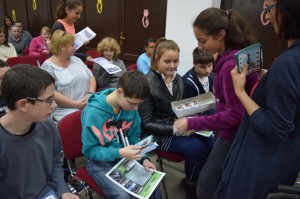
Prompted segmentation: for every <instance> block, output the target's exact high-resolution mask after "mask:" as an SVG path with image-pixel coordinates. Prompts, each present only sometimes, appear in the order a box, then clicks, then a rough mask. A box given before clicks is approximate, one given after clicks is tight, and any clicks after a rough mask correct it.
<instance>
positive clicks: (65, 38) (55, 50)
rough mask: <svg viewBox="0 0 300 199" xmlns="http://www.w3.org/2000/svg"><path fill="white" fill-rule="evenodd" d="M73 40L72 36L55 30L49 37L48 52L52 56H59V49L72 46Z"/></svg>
mask: <svg viewBox="0 0 300 199" xmlns="http://www.w3.org/2000/svg"><path fill="white" fill-rule="evenodd" d="M74 39H75V36H74V35H72V34H70V33H66V32H65V31H62V30H56V31H55V32H54V33H53V35H52V37H51V41H50V52H51V53H52V54H53V55H57V54H59V52H60V48H61V47H64V46H67V45H69V44H72V43H73V42H74Z"/></svg>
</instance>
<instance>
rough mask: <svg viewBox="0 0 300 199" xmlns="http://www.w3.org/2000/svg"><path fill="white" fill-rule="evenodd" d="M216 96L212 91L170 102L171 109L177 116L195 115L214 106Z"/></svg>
mask: <svg viewBox="0 0 300 199" xmlns="http://www.w3.org/2000/svg"><path fill="white" fill-rule="evenodd" d="M216 102H217V100H216V98H215V96H214V94H213V93H212V92H208V93H204V94H202V95H198V96H195V97H191V98H187V99H184V100H180V101H174V102H171V106H172V109H173V111H174V113H175V114H176V116H177V117H178V118H180V117H185V116H190V115H195V114H197V113H200V112H203V111H208V110H211V109H214V108H215V107H216Z"/></svg>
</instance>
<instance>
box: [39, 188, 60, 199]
mask: <svg viewBox="0 0 300 199" xmlns="http://www.w3.org/2000/svg"><path fill="white" fill-rule="evenodd" d="M50 196H52V197H53V198H54V199H58V197H57V196H56V194H55V191H54V190H53V189H50V190H49V191H48V192H47V193H46V194H45V195H43V196H42V197H40V198H38V199H44V198H47V197H50ZM51 199H52V198H51Z"/></svg>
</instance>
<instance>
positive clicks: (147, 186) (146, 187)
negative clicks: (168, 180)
mask: <svg viewBox="0 0 300 199" xmlns="http://www.w3.org/2000/svg"><path fill="white" fill-rule="evenodd" d="M164 175H165V173H162V172H160V171H155V170H152V169H150V171H146V170H145V168H144V167H143V166H142V165H140V164H139V163H138V162H137V161H136V160H127V159H125V158H123V159H122V160H120V161H119V162H118V163H117V164H116V165H115V166H114V167H113V168H112V169H111V170H110V171H109V172H108V173H107V174H106V175H105V176H106V177H107V178H108V179H110V180H111V181H112V182H114V183H115V184H116V185H118V186H119V187H121V188H122V189H124V190H125V191H126V192H128V193H129V194H131V195H133V196H134V197H136V198H140V199H148V198H149V197H150V196H151V194H152V193H153V191H154V190H155V188H156V187H157V186H158V184H159V182H160V181H161V180H162V178H163V177H164Z"/></svg>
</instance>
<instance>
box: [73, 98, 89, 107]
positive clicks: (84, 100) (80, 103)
mask: <svg viewBox="0 0 300 199" xmlns="http://www.w3.org/2000/svg"><path fill="white" fill-rule="evenodd" d="M86 103H87V98H86V96H85V97H84V98H82V99H79V100H77V101H75V108H78V109H83V108H84V107H85V105H86Z"/></svg>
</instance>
